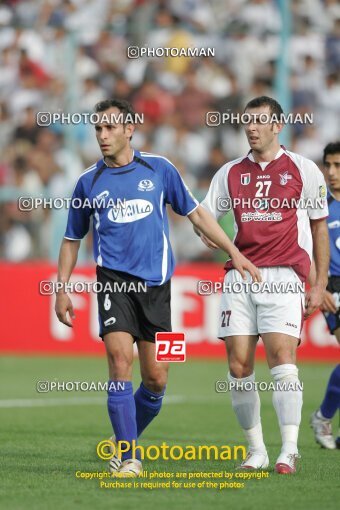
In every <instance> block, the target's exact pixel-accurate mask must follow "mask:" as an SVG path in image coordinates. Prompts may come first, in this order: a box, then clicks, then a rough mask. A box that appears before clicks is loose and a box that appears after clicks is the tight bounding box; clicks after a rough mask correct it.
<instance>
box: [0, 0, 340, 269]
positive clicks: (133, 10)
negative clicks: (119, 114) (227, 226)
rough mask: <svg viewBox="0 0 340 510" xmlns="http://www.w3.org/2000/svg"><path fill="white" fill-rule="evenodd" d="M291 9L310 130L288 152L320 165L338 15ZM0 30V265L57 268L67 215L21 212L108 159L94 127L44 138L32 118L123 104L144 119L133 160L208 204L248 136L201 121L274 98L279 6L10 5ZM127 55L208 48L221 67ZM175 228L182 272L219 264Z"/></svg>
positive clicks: (339, 11)
mask: <svg viewBox="0 0 340 510" xmlns="http://www.w3.org/2000/svg"><path fill="white" fill-rule="evenodd" d="M291 4H292V9H293V11H292V37H291V40H290V45H289V62H290V70H291V74H290V87H291V93H292V112H293V113H297V112H299V113H313V116H314V123H313V124H310V125H308V124H306V125H301V124H297V125H293V126H291V144H290V147H289V149H291V150H293V151H296V152H298V153H300V154H302V155H303V156H305V157H307V158H311V159H313V160H314V161H316V162H320V160H321V156H322V150H323V147H324V146H325V145H326V144H327V143H328V142H330V141H334V140H336V139H338V137H339V132H340V129H339V128H340V125H339V124H340V72H339V71H340V3H339V2H338V1H337V0H296V1H294V2H291ZM0 27H1V30H0V64H1V73H0V149H1V160H0V185H1V190H0V209H1V212H0V257H1V258H2V259H3V260H8V261H13V262H20V261H25V260H29V259H36V258H42V259H44V258H49V259H51V260H55V258H56V257H57V248H58V246H59V243H60V239H61V237H62V235H63V228H64V226H65V218H66V211H63V210H43V209H37V210H33V211H30V212H27V211H26V212H24V211H20V210H19V209H18V205H17V204H18V203H17V198H18V197H19V196H30V195H32V196H36V197H41V196H43V197H64V196H66V197H67V196H69V195H70V193H71V192H72V189H73V186H74V183H75V180H76V178H77V177H78V175H79V174H80V173H81V172H82V171H83V170H84V169H85V168H86V167H88V166H90V165H92V164H93V163H94V162H95V161H96V160H98V159H100V158H101V154H100V151H99V148H98V146H97V142H96V139H95V134H94V128H93V126H92V125H91V124H83V123H82V124H77V125H62V124H60V123H56V124H53V125H50V126H49V127H39V126H38V125H37V122H36V114H37V112H39V111H40V112H41V111H43V112H66V113H67V112H91V111H93V106H94V104H95V103H96V102H97V101H100V100H102V99H104V98H107V97H117V98H120V99H127V100H128V101H130V102H131V103H132V104H133V106H134V108H135V110H136V111H137V112H138V113H143V114H144V122H143V123H142V124H141V125H139V126H138V129H137V131H136V132H135V135H134V140H133V145H134V147H135V148H136V149H139V150H144V151H148V152H154V153H158V154H161V155H163V156H165V157H168V158H169V159H170V160H171V161H172V162H173V163H174V164H175V165H176V166H177V167H178V169H179V170H180V172H181V174H182V175H183V177H184V179H185V181H186V182H187V184H188V185H189V187H190V188H191V189H192V191H193V192H194V194H195V195H196V197H197V198H198V199H201V198H203V197H204V195H205V193H206V191H207V187H208V185H209V182H210V180H211V178H212V176H213V174H214V173H215V172H216V170H217V169H218V168H219V167H220V166H221V165H222V164H224V163H225V162H226V161H228V160H231V159H234V158H236V157H239V156H240V155H242V154H246V152H247V150H248V146H247V142H246V138H245V136H244V133H243V129H242V126H240V125H239V124H227V123H225V124H223V125H221V126H218V127H216V126H215V127H208V126H207V125H206V113H207V112H209V111H220V112H225V111H227V110H230V111H232V112H234V113H240V112H242V109H243V107H244V104H245V103H246V102H247V101H248V100H249V99H251V98H252V97H255V96H260V95H269V96H275V69H276V64H277V61H278V58H279V55H280V52H281V46H280V34H281V29H282V21H281V17H280V13H279V7H278V2H276V1H275V0H230V1H228V2H225V1H224V0H215V1H214V2H207V1H204V0H168V1H159V2H154V1H152V0H117V1H115V2H112V1H110V0H100V1H99V0H48V1H43V0H26V1H20V0H12V1H7V2H4V3H1V5H0ZM129 46H138V47H144V46H147V47H150V48H161V47H172V48H188V47H198V48H214V49H215V57H197V58H186V57H141V58H130V59H129V58H127V48H128V47H129ZM171 220H172V229H171V230H172V245H173V248H174V251H175V256H176V258H177V260H179V261H181V260H197V259H206V260H209V259H211V258H212V257H213V256H214V254H213V253H211V252H209V251H208V250H207V249H206V248H205V247H204V245H203V244H202V243H201V241H200V240H199V239H198V238H197V239H195V238H194V236H192V235H191V227H190V225H189V222H186V221H185V220H183V219H182V218H180V217H178V216H175V215H174V214H173V215H171ZM188 230H190V233H189V232H188ZM188 235H189V236H191V237H190V239H192V242H190V243H187V242H186V240H187V239H188ZM90 245H91V243H90V240H88V242H87V244H86V246H90ZM86 246H85V248H86ZM88 251H89V250H88ZM83 257H84V260H87V259H88V258H90V257H91V254H90V253H87V251H86V249H85V252H84V253H83Z"/></svg>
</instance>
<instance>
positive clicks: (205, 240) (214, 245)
mask: <svg viewBox="0 0 340 510" xmlns="http://www.w3.org/2000/svg"><path fill="white" fill-rule="evenodd" d="M200 237H201V239H202V241H203V243H204V244H205V245H206V246H208V248H210V249H211V250H217V248H218V246H217V244H215V243H213V242H212V241H210V240H209V239H208V238H207V237H206V236H205V235H203V234H200Z"/></svg>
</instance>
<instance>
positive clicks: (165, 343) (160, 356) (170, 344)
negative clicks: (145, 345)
mask: <svg viewBox="0 0 340 510" xmlns="http://www.w3.org/2000/svg"><path fill="white" fill-rule="evenodd" d="M155 340H156V341H155V343H156V361H167V362H169V361H180V362H183V361H185V358H186V344H185V337H184V333H174V332H165V331H164V332H163V331H160V332H158V333H156V339H155Z"/></svg>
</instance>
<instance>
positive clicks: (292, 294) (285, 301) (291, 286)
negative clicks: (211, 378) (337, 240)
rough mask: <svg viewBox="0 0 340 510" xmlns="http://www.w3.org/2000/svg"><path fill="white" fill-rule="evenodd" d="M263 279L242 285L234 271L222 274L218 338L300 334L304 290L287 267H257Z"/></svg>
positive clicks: (239, 276)
mask: <svg viewBox="0 0 340 510" xmlns="http://www.w3.org/2000/svg"><path fill="white" fill-rule="evenodd" d="M260 272H261V275H262V280H263V283H262V282H261V283H260V284H258V283H254V284H252V283H251V278H250V275H249V274H248V281H247V282H246V285H243V283H242V282H243V280H242V277H241V275H240V273H239V272H238V271H236V270H235V269H232V270H230V271H228V273H227V274H226V275H225V278H224V285H223V294H222V299H221V306H220V316H219V321H220V323H219V332H218V336H219V338H224V337H226V336H232V335H261V334H262V333H271V332H274V333H285V334H286V335H290V336H294V337H296V338H300V335H301V330H302V325H303V315H304V300H305V297H304V292H303V289H302V287H303V284H302V282H301V280H300V278H299V277H298V276H297V274H296V273H295V271H294V269H292V268H291V267H282V266H280V267H261V268H260Z"/></svg>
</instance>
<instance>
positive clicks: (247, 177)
mask: <svg viewBox="0 0 340 510" xmlns="http://www.w3.org/2000/svg"><path fill="white" fill-rule="evenodd" d="M249 183H250V173H249V174H241V184H243V186H247V185H248V184H249Z"/></svg>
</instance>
